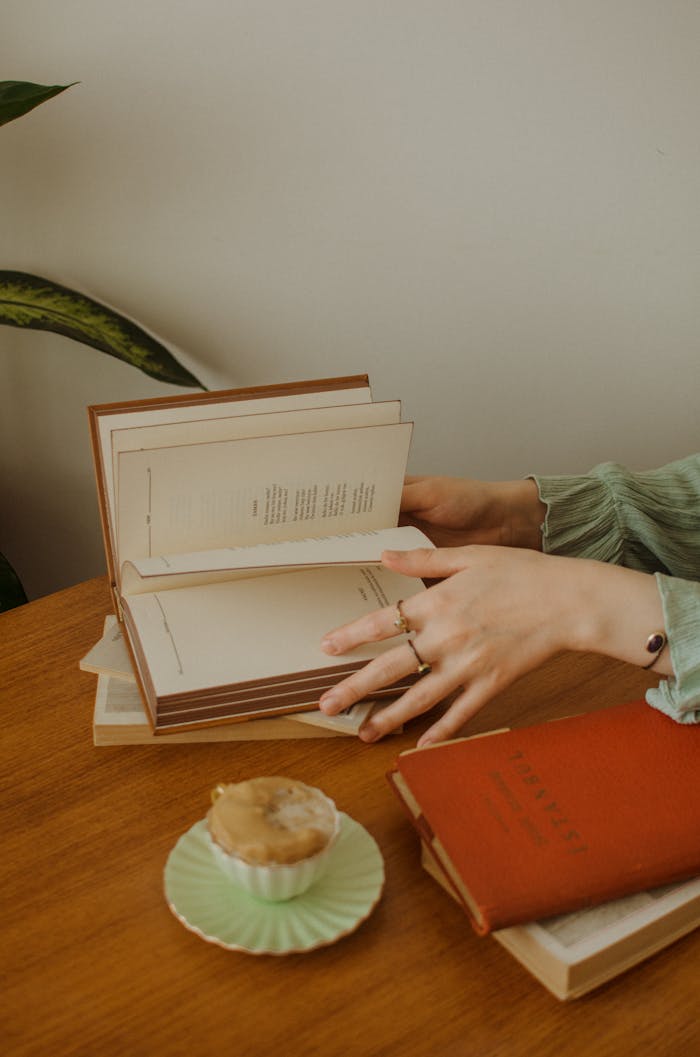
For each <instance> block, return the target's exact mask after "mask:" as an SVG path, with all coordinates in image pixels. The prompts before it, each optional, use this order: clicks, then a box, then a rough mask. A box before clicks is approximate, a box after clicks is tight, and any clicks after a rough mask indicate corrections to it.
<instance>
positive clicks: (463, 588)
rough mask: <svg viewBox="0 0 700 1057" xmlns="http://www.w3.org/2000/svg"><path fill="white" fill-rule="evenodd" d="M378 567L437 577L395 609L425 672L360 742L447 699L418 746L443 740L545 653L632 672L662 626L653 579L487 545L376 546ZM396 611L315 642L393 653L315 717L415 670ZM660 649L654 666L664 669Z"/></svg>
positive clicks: (324, 703) (336, 649) (338, 690)
mask: <svg viewBox="0 0 700 1057" xmlns="http://www.w3.org/2000/svg"><path fill="white" fill-rule="evenodd" d="M382 562H383V564H384V565H385V566H387V567H388V568H390V569H393V570H395V571H396V572H400V573H403V574H404V575H408V576H416V577H422V578H428V579H432V578H440V577H446V579H444V580H442V581H441V582H440V583H437V584H435V585H434V586H433V587H430V588H428V589H427V590H426V591H424V592H421V593H420V594H417V595H413V596H412V597H411V598H409V599H408V600H407V601H406V602H405V603H402V606H401V610H402V613H403V615H404V616H405V619H406V621H407V623H408V627H409V629H410V630H411V632H412V641H413V643H414V644H415V649H416V651H417V654H418V656H419V657H420V658H421V660H422V661H425V662H427V663H428V664H430V666H431V671H430V672H429V673H428V674H426V675H423V676H422V677H421V678H420V679H419V680H418V681H417V682H416V683H415V684H414V685H413V686H411V687H410V689H409V690H407V691H406V692H405V693H404V694H403V695H402V696H401V697H399V698H398V699H397V700H396V701H394V702H392V703H391V704H389V705H387V706H386V707H384V708H383V709H381V710H379V711H378V712H377V713H376V714H375V715H374V716H373V717H372V718H371V720H370V721H369V722H368V723H366V724H365V725H364V727H363V729H362V730H361V732H360V737H361V738H362V739H363V740H364V741H375V740H376V739H377V738H379V737H381V736H382V735H384V734H387V733H389V732H390V731H391V730H393V729H395V728H396V727H397V726H399V725H400V724H402V723H404V722H406V721H407V720H410V719H412V718H413V717H414V716H417V715H419V714H421V713H423V712H426V711H428V710H429V709H430V708H432V707H433V706H434V705H435V704H437V703H438V702H439V701H442V700H444V699H445V698H447V697H449V696H450V695H453V694H455V695H456V696H455V697H454V700H453V701H452V702H451V704H450V706H449V708H448V709H447V711H446V712H445V713H444V715H443V716H441V718H440V719H438V720H437V721H436V722H435V723H434V724H433V725H432V726H431V727H430V728H429V729H428V730H427V731H426V733H425V734H424V735H423V736H422V738H421V739H420V741H419V742H418V744H419V745H426V744H429V743H431V742H434V741H440V740H444V739H445V738H449V737H452V736H453V735H454V734H455V733H456V732H457V731H458V730H459V729H460V727H462V726H463V725H464V724H465V723H466V722H467V720H469V719H470V718H471V717H472V716H473V715H474V714H475V713H476V712H477V711H478V710H479V709H480V708H481V707H482V706H483V705H485V704H486V702H487V701H489V700H490V699H491V698H492V697H494V696H495V695H496V694H498V693H499V692H500V691H502V690H504V689H505V688H506V687H507V686H509V685H510V684H511V683H513V682H514V681H515V680H516V679H518V678H519V677H520V676H521V675H524V674H525V673H526V672H528V671H530V670H532V669H533V668H536V667H538V666H539V665H540V664H542V663H543V662H544V661H545V660H547V659H548V658H549V657H551V656H553V655H554V654H555V653H558V652H559V651H561V650H564V649H569V650H590V651H595V652H599V653H604V654H607V655H609V656H613V657H618V658H619V659H621V660H627V661H630V662H631V663H636V664H639V665H642V664H644V663H646V662H648V660H649V656H648V654H646V653H645V652H644V644H645V642H646V639H647V637H648V636H649V634H651V633H652V632H653V631H656V630H663V613H662V607H661V601H660V598H659V594H658V590H657V588H656V583H655V581H654V578H653V576H648V575H647V574H644V573H638V572H634V571H632V570H630V569H623V568H621V567H619V566H612V565H606V564H604V563H601V562H593V561H584V560H582V559H576V558H560V557H552V556H549V555H543V554H540V553H537V552H534V551H529V550H522V549H509V548H502V547H487V546H469V547H457V548H447V549H442V550H433V551H431V550H427V549H426V550H424V549H419V550H414V551H406V552H398V551H387V552H385V554H384V555H383V557H382ZM396 614H397V611H396V607H394V606H392V607H388V608H385V609H380V610H377V611H376V612H374V613H370V614H368V615H367V616H365V617H361V618H360V619H359V620H356V621H354V622H353V623H351V624H346V625H344V626H343V627H340V628H337V629H336V630H335V631H332V632H330V633H329V634H328V635H327V636H326V637H325V638H324V640H323V642H322V644H321V645H322V647H323V649H324V650H325V651H326V652H327V653H330V654H333V655H338V654H344V653H347V652H348V651H349V650H352V649H354V648H355V647H356V646H359V645H360V644H361V643H366V642H376V641H379V640H383V639H387V638H391V637H396V646H395V648H394V649H391V650H388V651H386V652H385V653H383V654H382V655H381V656H380V657H377V658H375V659H374V660H372V661H370V662H369V663H368V664H367V665H365V666H364V667H363V668H361V669H360V670H359V671H358V672H355V673H354V674H353V675H351V676H350V677H349V678H348V679H345V680H344V681H343V682H341V683H339V684H338V685H337V686H336V687H334V688H333V689H332V690H329V691H328V692H327V693H325V694H324V695H323V697H322V698H321V700H320V702H319V707H320V708H321V710H322V711H324V712H326V713H328V714H329V715H335V714H336V713H338V712H340V711H342V710H343V709H346V708H348V707H349V706H350V705H352V704H354V703H355V702H357V701H359V700H361V699H363V698H365V697H371V696H372V694H373V693H376V691H377V690H379V689H381V688H384V687H387V686H390V685H391V684H392V683H394V682H396V681H397V680H399V679H402V678H405V677H406V676H407V675H409V674H410V673H412V672H415V671H416V670H417V660H416V655H415V654H414V653H413V651H412V649H411V648H410V647H409V646H408V645H407V643H406V639H405V638H404V637H403V635H401V634H400V632H398V630H397V628H396V626H395V624H394V621H395V620H396ZM667 654H668V651H666V653H665V654H664V655H663V656H662V657H661V658H660V663H659V664H658V665H657V670H658V671H665V670H666V671H671V670H672V669H671V668H670V667H669V665H670V660H669V658H668V656H667Z"/></svg>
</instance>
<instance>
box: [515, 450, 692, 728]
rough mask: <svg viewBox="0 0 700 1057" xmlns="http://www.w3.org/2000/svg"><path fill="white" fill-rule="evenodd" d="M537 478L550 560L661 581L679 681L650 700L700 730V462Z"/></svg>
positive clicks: (612, 466)
mask: <svg viewBox="0 0 700 1057" xmlns="http://www.w3.org/2000/svg"><path fill="white" fill-rule="evenodd" d="M532 476H533V479H534V480H535V481H536V483H537V487H538V488H539V493H540V498H541V499H542V501H543V502H544V503H545V504H546V506H547V514H546V518H545V523H544V525H543V526H542V540H543V550H544V551H545V553H547V554H567V555H569V556H572V557H579V558H594V559H597V560H598V561H604V562H614V563H616V564H618V565H626V566H628V567H629V568H631V569H639V570H641V571H642V572H647V573H654V574H655V575H656V582H657V584H658V588H659V592H660V594H661V600H662V603H663V610H664V621H665V627H666V634H667V636H668V644H669V649H670V651H671V661H672V663H673V670H674V672H675V676H674V677H672V678H669V679H664V680H663V681H662V682H661V683H660V685H659V686H658V687H655V688H654V689H652V690H649V691H647V695H646V698H647V701H648V702H649V704H650V705H653V706H654V707H655V708H658V709H660V710H661V711H662V712H665V713H667V714H668V715H669V716H672V717H673V718H674V719H676V720H678V721H679V722H681V723H700V583H699V582H698V581H700V455H689V456H688V457H687V458H685V459H679V460H678V461H677V462H672V463H669V464H668V465H667V466H662V467H661V468H660V469H658V470H649V471H647V472H644V473H631V472H630V471H629V470H626V469H625V468H624V467H623V466H619V465H618V464H617V463H612V462H606V463H602V464H601V465H600V466H596V467H595V468H594V469H593V470H591V472H590V473H587V474H582V475H578V476H564V477H540V476H537V475H534V474H533V475H532Z"/></svg>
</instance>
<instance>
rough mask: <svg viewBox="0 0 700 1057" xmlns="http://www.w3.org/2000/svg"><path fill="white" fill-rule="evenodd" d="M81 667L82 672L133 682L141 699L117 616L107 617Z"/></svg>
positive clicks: (138, 697)
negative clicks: (101, 631)
mask: <svg viewBox="0 0 700 1057" xmlns="http://www.w3.org/2000/svg"><path fill="white" fill-rule="evenodd" d="M79 667H80V670H81V671H82V672H92V673H93V674H95V675H105V676H111V677H112V678H114V679H119V680H121V681H123V682H128V683H131V684H132V687H133V691H134V693H136V696H137V700H138V701H139V703H140V701H141V698H140V696H139V693H138V690H137V689H136V676H135V675H134V669H133V667H132V665H131V658H130V657H129V651H128V649H127V647H126V643H125V642H124V636H123V635H122V629H121V627H120V625H119V623H118V621H117V618H116V617H115V616H112V615H110V616H108V617H106V618H105V623H104V631H103V633H102V638H100V639H99V640H98V641H97V642H96V643H95V645H94V646H93V647H92V649H90V650H88V652H87V653H86V654H85V656H84V657H81V659H80V662H79Z"/></svg>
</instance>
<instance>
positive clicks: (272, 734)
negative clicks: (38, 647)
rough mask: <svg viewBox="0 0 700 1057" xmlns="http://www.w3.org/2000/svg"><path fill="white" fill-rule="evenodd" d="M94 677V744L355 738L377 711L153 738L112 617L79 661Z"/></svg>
mask: <svg viewBox="0 0 700 1057" xmlns="http://www.w3.org/2000/svg"><path fill="white" fill-rule="evenodd" d="M80 668H81V670H82V671H84V672H90V673H92V674H94V675H96V676H97V688H96V692H95V706H94V711H93V723H92V735H93V743H94V744H95V745H182V744H183V743H193V742H208V741H268V740H277V739H280V740H281V739H285V738H334V737H348V736H353V735H356V734H357V732H358V731H359V729H360V727H361V726H362V724H363V723H364V722H365V720H366V719H367V718H368V717H369V716H370V715H371V713H372V712H373V711H374V710H375V709H376V708H379V707H381V705H379V704H378V703H377V702H374V701H362V702H360V703H359V704H357V705H354V706H353V707H352V708H349V709H347V711H345V712H342V713H341V714H340V715H338V716H326V715H325V714H324V713H323V712H320V711H319V710H318V709H315V710H312V711H308V712H298V713H293V714H291V715H289V716H281V717H280V718H271V719H251V720H247V721H245V722H242V723H229V724H224V725H217V726H209V727H202V728H197V729H195V730H186V731H180V732H179V733H173V734H168V735H167V737H158V736H157V735H155V734H154V733H153V731H152V729H151V726H150V724H149V722H148V718H147V716H146V711H145V709H144V707H143V702H142V700H141V695H140V693H139V689H138V685H137V682H136V675H135V672H134V669H133V667H132V665H131V659H130V657H129V651H128V650H127V647H126V643H125V642H124V636H123V634H122V629H121V627H120V626H119V623H118V621H117V618H116V617H115V616H112V615H109V616H107V617H105V624H104V633H103V635H102V638H101V639H99V641H98V642H96V643H95V645H94V646H93V647H92V649H91V650H90V651H89V652H88V653H86V655H85V656H84V657H83V658H82V659H81V661H80Z"/></svg>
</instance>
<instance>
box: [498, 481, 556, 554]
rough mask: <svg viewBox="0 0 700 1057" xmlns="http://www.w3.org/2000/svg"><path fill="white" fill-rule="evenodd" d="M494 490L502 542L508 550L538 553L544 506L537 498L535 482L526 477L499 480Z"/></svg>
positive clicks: (545, 511) (540, 544)
mask: <svg viewBox="0 0 700 1057" xmlns="http://www.w3.org/2000/svg"><path fill="white" fill-rule="evenodd" d="M494 487H495V488H496V489H497V490H498V491H497V496H498V498H497V501H498V502H499V503H500V507H501V524H502V526H503V540H502V543H503V544H504V545H505V546H507V547H524V548H527V549H528V550H535V551H541V550H542V525H543V524H544V521H545V518H546V516H547V506H546V504H545V503H543V502H542V500H541V499H540V496H539V490H538V488H537V484H536V482H535V481H533V480H532V479H531V478H526V479H525V480H522V481H502V482H500V483H498V484H496V485H494Z"/></svg>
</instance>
